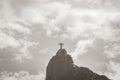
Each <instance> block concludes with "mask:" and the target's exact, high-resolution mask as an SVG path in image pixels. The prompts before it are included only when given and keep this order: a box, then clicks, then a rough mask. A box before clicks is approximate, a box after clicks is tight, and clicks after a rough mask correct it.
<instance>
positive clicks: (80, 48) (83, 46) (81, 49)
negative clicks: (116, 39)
mask: <svg viewBox="0 0 120 80" xmlns="http://www.w3.org/2000/svg"><path fill="white" fill-rule="evenodd" d="M93 42H94V40H92V39H89V40H79V42H78V43H77V45H76V48H75V51H74V52H73V53H71V54H72V56H73V58H75V59H76V58H77V56H79V55H82V54H84V53H86V52H87V48H89V47H93Z"/></svg>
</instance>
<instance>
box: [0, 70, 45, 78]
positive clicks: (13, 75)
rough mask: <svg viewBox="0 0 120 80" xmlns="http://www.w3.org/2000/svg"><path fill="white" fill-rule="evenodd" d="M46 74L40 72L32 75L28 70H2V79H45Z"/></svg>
mask: <svg viewBox="0 0 120 80" xmlns="http://www.w3.org/2000/svg"><path fill="white" fill-rule="evenodd" d="M44 79H45V75H44V74H43V73H39V74H37V75H31V74H29V72H27V71H20V72H18V73H12V72H1V74H0V80H44Z"/></svg>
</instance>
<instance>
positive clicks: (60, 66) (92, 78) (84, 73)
mask: <svg viewBox="0 0 120 80" xmlns="http://www.w3.org/2000/svg"><path fill="white" fill-rule="evenodd" d="M46 80H110V79H108V78H107V77H106V76H104V75H98V74H96V73H94V72H93V71H91V70H90V69H88V68H86V67H78V66H76V65H74V64H73V60H72V57H71V56H70V55H69V54H67V51H66V50H65V49H59V50H58V51H57V53H56V55H55V56H53V57H52V58H51V59H50V61H49V63H48V66H47V70H46Z"/></svg>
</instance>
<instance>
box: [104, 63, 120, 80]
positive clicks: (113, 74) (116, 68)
mask: <svg viewBox="0 0 120 80" xmlns="http://www.w3.org/2000/svg"><path fill="white" fill-rule="evenodd" d="M107 67H108V72H107V73H105V74H106V75H107V76H108V77H110V78H111V79H113V80H119V79H120V64H119V63H117V62H114V61H110V63H109V64H108V66H107Z"/></svg>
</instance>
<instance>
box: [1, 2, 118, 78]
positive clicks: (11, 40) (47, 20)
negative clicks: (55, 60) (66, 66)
mask: <svg viewBox="0 0 120 80" xmlns="http://www.w3.org/2000/svg"><path fill="white" fill-rule="evenodd" d="M119 3H120V1H119V0H0V79H1V80H44V79H45V72H46V67H47V64H48V62H49V60H50V58H51V57H52V56H53V55H55V54H56V52H57V50H58V49H59V45H58V44H59V43H60V42H63V43H64V46H63V47H64V48H65V49H66V50H67V53H68V54H70V55H71V56H72V57H73V60H74V64H76V65H78V66H84V67H88V68H90V69H91V70H93V71H94V72H96V73H98V74H104V75H106V76H108V77H109V78H111V79H113V80H120V35H119V34H120V5H119Z"/></svg>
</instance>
